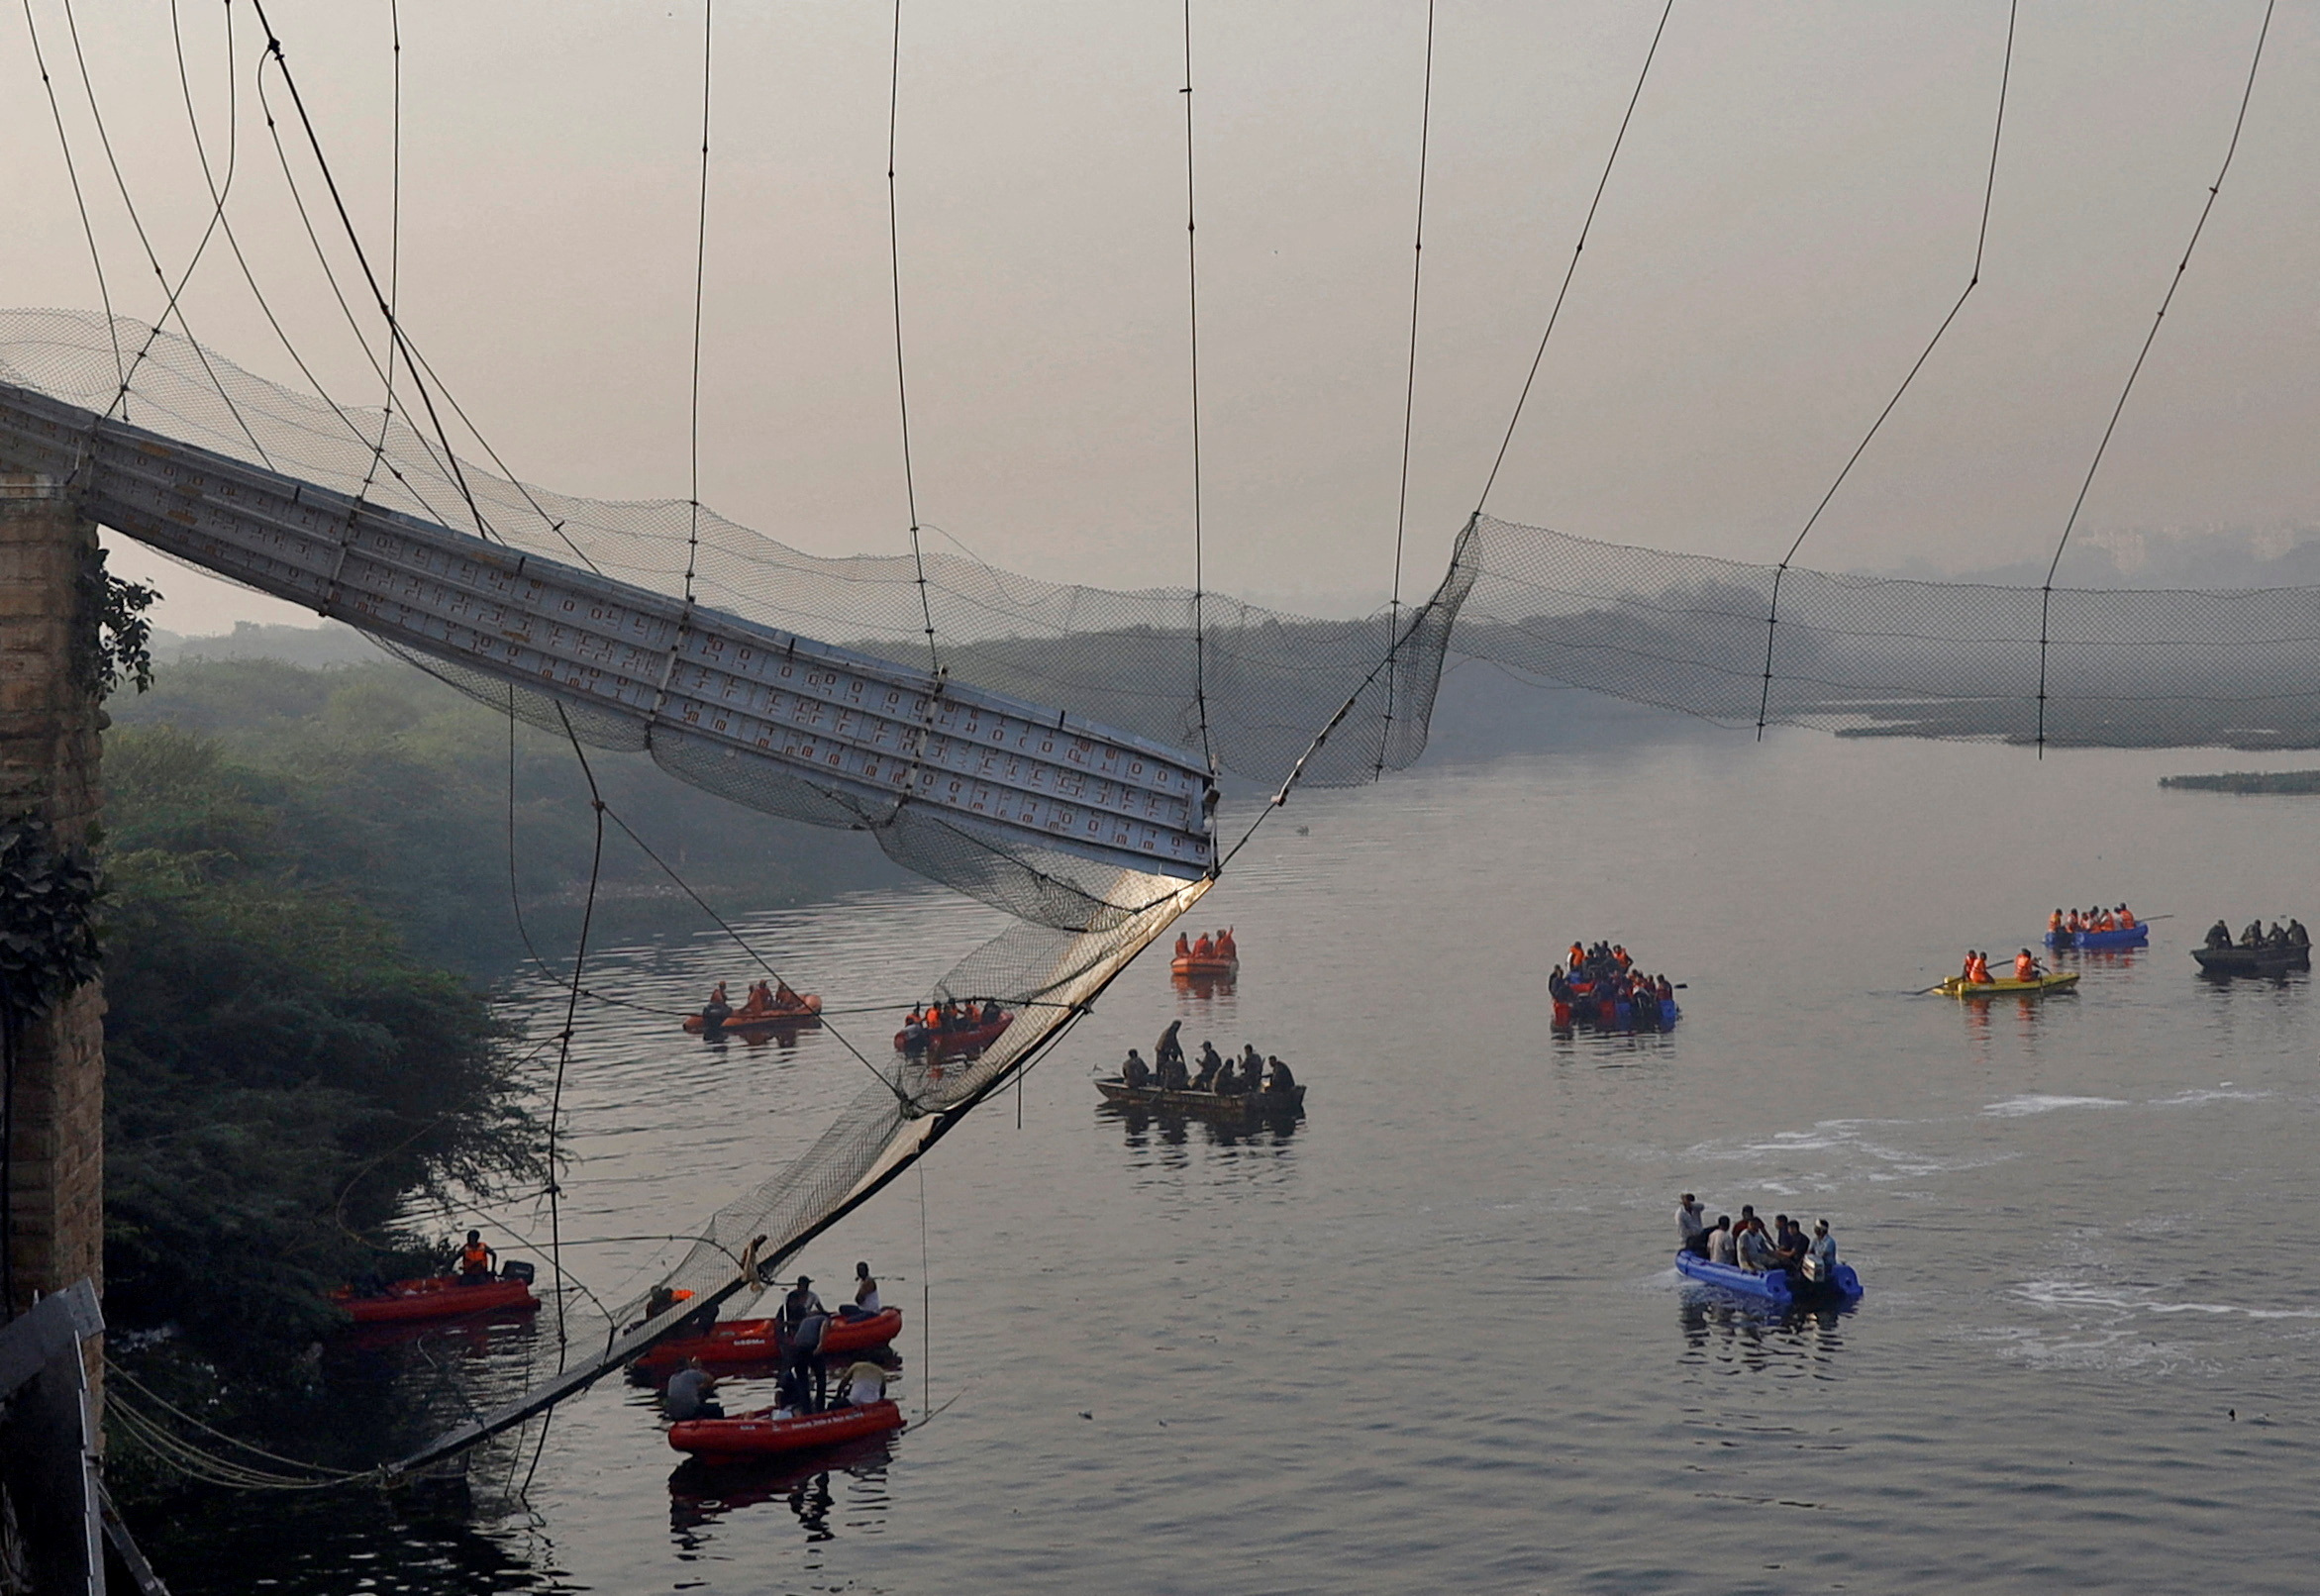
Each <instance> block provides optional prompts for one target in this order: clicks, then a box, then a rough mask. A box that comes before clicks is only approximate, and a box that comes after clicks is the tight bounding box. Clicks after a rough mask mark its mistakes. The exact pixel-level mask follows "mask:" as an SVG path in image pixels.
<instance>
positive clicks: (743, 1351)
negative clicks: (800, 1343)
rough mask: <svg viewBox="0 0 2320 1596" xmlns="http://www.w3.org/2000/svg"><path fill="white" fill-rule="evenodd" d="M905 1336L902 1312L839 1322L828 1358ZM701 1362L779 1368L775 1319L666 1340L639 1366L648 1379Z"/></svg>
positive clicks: (827, 1333) (828, 1343)
mask: <svg viewBox="0 0 2320 1596" xmlns="http://www.w3.org/2000/svg"><path fill="white" fill-rule="evenodd" d="M901 1334H902V1310H901V1309H899V1308H887V1309H884V1310H882V1311H880V1312H878V1313H874V1314H872V1315H870V1317H869V1318H867V1319H839V1318H835V1317H833V1318H832V1319H831V1320H830V1322H829V1323H828V1324H826V1325H824V1326H823V1327H822V1355H823V1356H825V1357H828V1356H830V1355H832V1354H834V1353H837V1352H858V1351H860V1350H861V1349H862V1348H863V1347H884V1346H885V1345H886V1344H887V1343H889V1342H891V1341H892V1340H893V1339H894V1338H895V1337H897V1336H899V1335H901ZM694 1357H697V1358H699V1359H700V1360H701V1362H702V1363H703V1364H704V1365H706V1366H708V1367H710V1368H729V1367H732V1366H734V1365H736V1364H743V1363H774V1362H778V1361H780V1358H781V1347H780V1344H779V1342H778V1341H777V1339H776V1338H775V1335H774V1324H773V1321H772V1320H770V1319H729V1320H727V1321H726V1322H725V1323H724V1324H722V1325H718V1326H716V1327H714V1328H713V1329H711V1330H710V1332H709V1334H708V1335H706V1336H686V1337H683V1338H681V1339H674V1340H669V1341H664V1342H662V1343H660V1344H659V1345H658V1346H656V1347H653V1348H652V1349H650V1350H649V1351H647V1352H646V1353H645V1354H644V1355H643V1356H642V1357H640V1358H638V1359H637V1367H638V1368H640V1369H642V1370H644V1371H645V1372H646V1373H648V1374H659V1373H664V1372H667V1371H669V1370H671V1369H675V1368H678V1367H680V1366H682V1365H683V1363H684V1362H685V1360H686V1359H687V1358H694Z"/></svg>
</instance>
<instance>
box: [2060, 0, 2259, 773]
mask: <svg viewBox="0 0 2320 1596" xmlns="http://www.w3.org/2000/svg"><path fill="white" fill-rule="evenodd" d="M2275 4H2277V0H2265V4H2264V23H2263V26H2262V27H2260V28H2258V29H2257V30H2256V50H2255V53H2254V54H2253V55H2252V56H2251V57H2250V58H2249V61H2248V81H2247V85H2246V86H2245V87H2244V88H2242V89H2241V90H2240V109H2239V114H2238V115H2237V116H2235V117H2234V118H2233V119H2232V137H2231V143H2230V144H2229V145H2227V146H2225V147H2224V151H2223V164H2222V165H2221V166H2219V167H2218V168H2216V173H2215V181H2214V182H2212V183H2210V184H2208V185H2207V201H2206V203H2205V204H2203V205H2201V206H2200V207H2199V220H2198V221H2197V222H2196V223H2194V224H2193V225H2192V228H2191V238H2190V241H2189V242H2188V243H2186V244H2185V245H2184V246H2183V257H2182V259H2180V260H2178V261H2176V262H2175V271H2174V275H2173V276H2172V277H2170V278H2169V279H2168V285H2167V294H2166V296H2165V297H2164V298H2162V299H2161V300H2160V302H2159V314H2158V315H2156V316H2154V317H2152V318H2151V331H2150V332H2148V333H2146V334H2144V335H2143V348H2142V349H2139V350H2138V351H2137V352H2136V355H2135V363H2134V365H2133V366H2132V367H2131V368H2130V369H2129V370H2128V372H2127V380H2126V382H2125V383H2123V384H2122V385H2121V386H2120V388H2119V402H2118V403H2117V404H2116V405H2114V406H2112V407H2111V413H2110V421H2109V423H2108V425H2106V426H2105V427H2104V428H2103V429H2102V440H2101V442H2100V443H2098V444H2096V445H2095V446H2094V458H2093V459H2092V460H2091V461H2089V462H2088V463H2087V466H2086V480H2084V481H2083V482H2081V483H2079V484H2078V497H2077V498H2076V499H2075V500H2073V501H2072V502H2071V505H2070V515H2069V519H2068V520H2067V521H2065V522H2064V523H2063V535H2062V537H2061V538H2059V539H2057V540H2056V541H2055V557H2054V558H2053V560H2051V561H2050V562H2049V563H2048V565H2047V567H2046V581H2045V583H2044V585H2043V586H2041V587H2040V589H2039V594H2038V756H2039V757H2040V758H2042V759H2043V758H2045V757H2046V696H2047V695H2046V666H2047V640H2048V636H2049V632H2050V628H2049V625H2048V623H2049V621H2050V619H2051V617H2052V614H2053V610H2054V600H2055V572H2056V571H2058V570H2060V569H2062V565H2063V550H2064V549H2068V547H2069V546H2070V533H2071V531H2072V529H2074V528H2075V527H2076V526H2077V525H2078V512H2079V511H2081V510H2083V509H2084V508H2085V507H2086V494H2087V490H2088V489H2090V488H2092V487H2093V486H2094V474H2095V472H2097V471H2099V470H2101V469H2102V456H2103V454H2104V453H2105V452H2106V451H2107V450H2108V449H2110V440H2111V434H2113V433H2115V432H2117V431H2118V429H2119V417H2120V416H2121V415H2123V414H2124V413H2125V412H2126V408H2127V396H2128V395H2129V394H2131V393H2133V392H2134V391H2135V379H2136V378H2137V377H2139V376H2141V375H2142V374H2143V362H2144V361H2145V360H2147V359H2149V358H2150V356H2151V346H2152V345H2154V344H2156V343H2157V342H2159V329H2160V326H2161V324H2162V323H2164V322H2165V321H2166V320H2167V311H2168V307H2169V305H2172V304H2173V303H2174V300H2175V290H2176V289H2178V288H2180V287H2182V285H2183V273H2184V272H2185V271H2186V270H2188V269H2189V267H2190V264H2191V251H2192V250H2194V249H2198V248H2199V235H2200V234H2202V233H2204V232H2205V231H2206V230H2207V218H2208V217H2209V216H2211V215H2213V214H2214V211H2215V201H2216V197H2217V196H2218V195H2220V194H2221V193H2222V192H2223V180H2224V177H2225V176H2226V174H2228V173H2229V172H2230V171H2231V169H2232V156H2234V155H2236V154H2238V153H2239V150H2240V132H2241V130H2242V129H2244V128H2246V127H2247V125H2248V105H2249V102H2250V101H2252V100H2253V99H2255V97H2256V71H2257V68H2259V67H2261V66H2262V65H2263V64H2264V42H2265V40H2267V39H2268V38H2270V35H2271V12H2272V7H2273V6H2274V5H2275Z"/></svg>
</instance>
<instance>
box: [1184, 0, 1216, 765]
mask: <svg viewBox="0 0 2320 1596" xmlns="http://www.w3.org/2000/svg"><path fill="white" fill-rule="evenodd" d="M1181 92H1182V94H1183V96H1184V311H1185V315H1184V327H1185V335H1186V342H1187V345H1188V347H1189V349H1190V352H1191V398H1192V707H1193V711H1194V713H1195V714H1196V715H1197V716H1198V717H1199V720H1200V752H1201V756H1202V757H1203V758H1205V759H1206V760H1207V761H1208V768H1209V769H1210V770H1211V771H1214V770H1215V769H1216V767H1217V766H1216V747H1215V745H1214V743H1213V742H1212V741H1211V740H1210V738H1209V734H1208V627H1207V602H1208V595H1207V571H1206V568H1205V566H1204V564H1203V553H1204V550H1203V549H1202V547H1201V525H1200V508H1201V506H1200V244H1199V234H1198V232H1197V231H1196V225H1197V223H1198V220H1199V205H1198V203H1197V201H1198V194H1197V191H1196V190H1195V188H1194V186H1193V181H1192V176H1193V169H1192V0H1184V87H1183V89H1182V90H1181Z"/></svg>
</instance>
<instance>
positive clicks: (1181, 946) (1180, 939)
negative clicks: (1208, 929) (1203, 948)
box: [1176, 931, 1192, 958]
mask: <svg viewBox="0 0 2320 1596" xmlns="http://www.w3.org/2000/svg"><path fill="white" fill-rule="evenodd" d="M1176 956H1177V957H1178V958H1190V957H1191V956H1192V939H1191V938H1189V937H1187V936H1185V935H1184V934H1183V933H1182V932H1180V931H1179V932H1177V933H1176Z"/></svg>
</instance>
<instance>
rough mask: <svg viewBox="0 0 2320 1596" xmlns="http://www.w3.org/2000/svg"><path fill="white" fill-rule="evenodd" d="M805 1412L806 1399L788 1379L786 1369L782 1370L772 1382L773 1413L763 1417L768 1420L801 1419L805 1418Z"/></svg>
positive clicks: (794, 1383)
mask: <svg viewBox="0 0 2320 1596" xmlns="http://www.w3.org/2000/svg"><path fill="white" fill-rule="evenodd" d="M805 1412H806V1399H805V1397H804V1395H803V1394H802V1393H801V1392H800V1391H799V1390H798V1388H797V1382H796V1381H795V1380H792V1379H791V1378H790V1377H789V1371H788V1370H787V1369H784V1370H782V1371H781V1374H780V1375H779V1377H777V1378H776V1379H775V1380H774V1381H773V1411H772V1412H771V1413H768V1414H767V1415H766V1416H765V1417H767V1418H768V1419H802V1418H804V1417H805Z"/></svg>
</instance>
